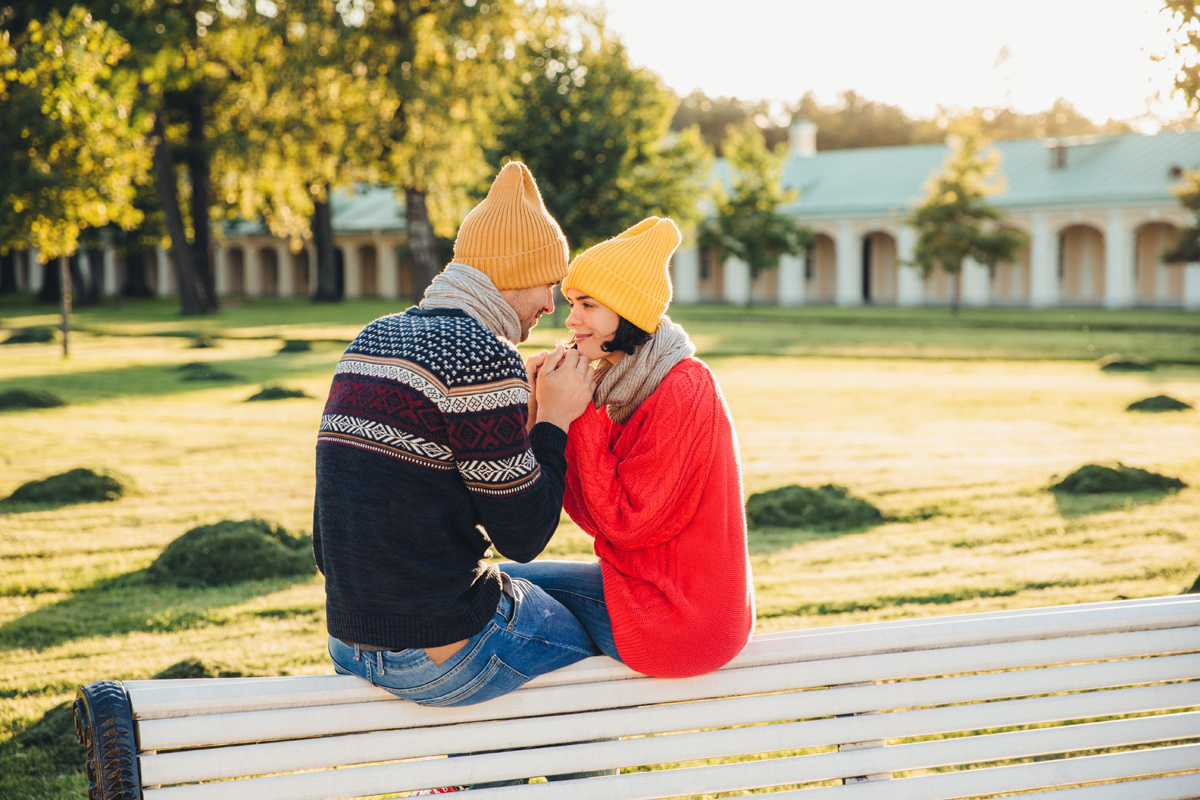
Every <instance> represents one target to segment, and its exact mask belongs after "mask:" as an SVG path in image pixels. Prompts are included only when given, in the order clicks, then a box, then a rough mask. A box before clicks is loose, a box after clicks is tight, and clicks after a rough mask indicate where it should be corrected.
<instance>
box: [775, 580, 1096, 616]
mask: <svg viewBox="0 0 1200 800" xmlns="http://www.w3.org/2000/svg"><path fill="white" fill-rule="evenodd" d="M1075 585H1078V584H1077V583H1076V582H1074V581H1037V582H1031V583H1022V584H1017V585H1014V586H1005V587H975V586H963V587H959V588H957V589H951V590H949V591H945V592H934V593H931V594H913V595H885V596H882V597H872V598H870V599H865V600H849V601H845V602H840V603H834V602H829V603H802V604H800V605H798V606H792V607H790V608H781V609H770V608H767V609H759V610H758V617H759V618H760V619H766V618H769V617H816V616H828V615H832V614H852V613H854V612H856V611H881V610H883V609H887V608H896V607H898V606H910V605H917V606H925V605H935V606H941V605H950V604H952V603H961V602H963V601H964V600H975V599H978V598H989V597H1012V596H1013V595H1016V594H1020V593H1021V592H1027V591H1041V590H1043V589H1050V588H1061V587H1064V586H1075Z"/></svg>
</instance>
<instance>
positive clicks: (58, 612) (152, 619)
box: [0, 570, 320, 651]
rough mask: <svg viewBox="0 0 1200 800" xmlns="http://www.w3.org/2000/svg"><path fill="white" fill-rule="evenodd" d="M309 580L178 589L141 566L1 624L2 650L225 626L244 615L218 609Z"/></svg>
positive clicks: (272, 614) (277, 613) (297, 578)
mask: <svg viewBox="0 0 1200 800" xmlns="http://www.w3.org/2000/svg"><path fill="white" fill-rule="evenodd" d="M308 580H311V576H309V575H298V576H294V577H282V578H272V579H270V580H261V581H246V582H245V583H237V584H232V585H230V586H217V587H209V588H204V589H180V588H177V587H175V586H167V585H162V584H154V583H151V582H150V581H149V580H148V579H147V576H146V571H145V570H139V571H137V572H131V573H127V574H125V575H118V576H116V577H113V578H106V579H104V580H101V581H98V582H97V583H96V584H94V585H92V586H90V587H88V588H87V589H83V590H81V591H78V592H75V593H74V594H72V595H71V596H70V597H67V598H65V599H63V600H60V601H59V602H57V603H54V604H53V605H49V606H46V607H44V608H39V609H38V610H36V611H33V612H32V613H29V614H26V615H25V616H23V617H19V618H17V619H15V620H13V621H11V622H9V623H7V624H5V625H3V626H0V651H5V650H18V649H30V650H45V649H47V648H51V647H55V646H57V645H60V644H64V643H66V642H70V641H73V640H75V639H84V638H88V637H93V636H123V635H125V634H129V633H171V632H174V631H180V630H188V629H191V628H200V627H206V626H210V625H227V624H230V623H232V622H236V621H237V620H239V619H241V618H242V616H243V615H240V614H238V615H231V614H228V613H224V612H223V611H222V610H221V609H223V608H226V607H228V606H236V605H239V604H241V603H245V602H247V601H249V600H252V599H254V598H255V597H261V596H263V595H267V594H271V593H273V592H277V591H280V590H282V589H286V588H288V587H289V586H293V585H295V584H297V583H303V582H305V581H308ZM319 611H320V609H317V608H312V609H307V608H306V609H303V610H297V611H294V612H292V611H285V610H281V609H270V610H266V611H261V612H254V613H252V614H250V616H270V617H280V616H290V615H292V614H293V613H295V614H302V613H303V614H307V613H310V612H311V613H317V612H319Z"/></svg>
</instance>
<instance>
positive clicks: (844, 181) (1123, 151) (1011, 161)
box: [718, 132, 1200, 217]
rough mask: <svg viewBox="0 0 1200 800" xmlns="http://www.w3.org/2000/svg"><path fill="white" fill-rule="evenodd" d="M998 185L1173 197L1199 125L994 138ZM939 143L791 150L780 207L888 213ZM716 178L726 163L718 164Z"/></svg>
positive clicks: (1127, 199) (1193, 153)
mask: <svg viewBox="0 0 1200 800" xmlns="http://www.w3.org/2000/svg"><path fill="white" fill-rule="evenodd" d="M1056 142H1057V143H1059V144H1061V145H1064V146H1065V147H1066V166H1065V167H1063V168H1055V167H1054V166H1053V165H1052V159H1051V146H1052V145H1053V144H1055V143H1056ZM991 146H992V147H995V148H996V149H997V150H999V151H1000V154H1001V162H1000V172H1001V174H1002V175H1003V176H1004V183H1005V191H1004V192H1003V193H1002V194H998V195H996V196H995V197H994V198H993V202H994V203H995V204H996V205H997V206H1000V207H1002V208H1006V209H1009V210H1013V209H1017V208H1023V207H1054V206H1060V207H1071V208H1076V207H1088V206H1099V205H1123V204H1134V205H1137V204H1144V203H1154V202H1168V203H1174V202H1176V200H1175V197H1174V195H1172V194H1171V192H1170V187H1171V186H1172V185H1173V184H1176V183H1178V179H1176V178H1173V177H1171V175H1170V172H1171V169H1172V168H1173V167H1182V168H1184V169H1195V168H1198V167H1200V132H1185V133H1159V134H1157V135H1154V136H1143V135H1140V134H1120V135H1097V136H1078V137H1062V138H1061V139H1058V140H1053V139H1015V140H1012V141H1004V142H995V143H994V144H993V145H991ZM949 154H950V148H949V147H947V146H946V145H945V144H935V145H912V146H908V147H872V148H862V149H856V150H830V151H825V152H818V153H817V154H816V155H815V156H812V157H809V158H802V157H799V156H793V157H791V158H790V159H788V162H787V164H786V165H785V167H784V174H783V182H784V185H785V186H786V187H788V188H795V189H799V190H800V191H801V195H800V197H799V199H797V200H796V201H794V202H792V203H790V204H788V205H787V206H785V207H784V208H782V209H781V211H783V212H785V213H789V214H794V215H796V216H801V217H828V216H839V215H853V216H859V215H870V214H881V215H882V214H888V213H891V212H898V213H907V211H908V210H909V209H910V208H911V207H912V206H913V205H915V204H916V203H917V202H919V201H920V200H921V199H922V198H923V197H924V196H925V192H926V189H925V184H926V182H927V181H928V179H929V177H930V175H932V174H934V173H935V172H937V171H939V170H940V168H941V166H942V164H943V163H944V162H945V160H946V158H947V156H948V155H949ZM718 174H719V175H721V176H722V177H724V176H725V175H727V174H728V167H727V165H726V164H724V163H718Z"/></svg>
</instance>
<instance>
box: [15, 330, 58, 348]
mask: <svg viewBox="0 0 1200 800" xmlns="http://www.w3.org/2000/svg"><path fill="white" fill-rule="evenodd" d="M55 336H56V332H55V330H54V328H46V327H38V328H17V329H16V330H14V331H13V332H12V333H11V334H10V335H9V337H8V338H7V339H5V340H4V341H3V342H2V344H46V343H47V342H53V341H54V339H55Z"/></svg>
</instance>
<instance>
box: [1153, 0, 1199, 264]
mask: <svg viewBox="0 0 1200 800" xmlns="http://www.w3.org/2000/svg"><path fill="white" fill-rule="evenodd" d="M1163 8H1164V9H1165V10H1166V11H1168V12H1170V13H1171V15H1172V19H1173V21H1174V24H1175V29H1176V34H1177V36H1178V40H1177V42H1176V45H1175V47H1176V52H1177V53H1178V54H1179V55H1181V56H1185V54H1186V56H1185V58H1184V63H1183V65H1182V66H1181V68H1180V72H1179V73H1178V74H1177V75H1176V76H1175V88H1176V89H1178V90H1179V91H1180V92H1181V93H1182V94H1183V96H1184V98H1186V99H1187V103H1188V108H1189V109H1190V110H1191V111H1193V113H1195V112H1200V9H1198V8H1197V7H1196V4H1195V3H1194V2H1192V0H1163ZM1172 191H1174V192H1175V195H1176V197H1178V198H1179V203H1180V205H1182V206H1183V207H1184V208H1186V209H1187V210H1188V211H1191V212H1192V215H1193V221H1192V224H1191V225H1190V226H1188V227H1187V228H1184V229H1183V230H1181V231H1180V232H1179V236H1178V237H1177V238H1176V240H1175V244H1174V245H1173V246H1172V247H1171V248H1169V249H1168V250H1167V251H1166V252H1165V253H1163V254H1162V259H1163V261H1164V262H1165V263H1167V264H1179V263H1193V262H1196V261H1200V171H1197V170H1185V171H1184V173H1183V182H1182V183H1180V184H1179V185H1178V186H1176V187H1174V188H1173V189H1172Z"/></svg>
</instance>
